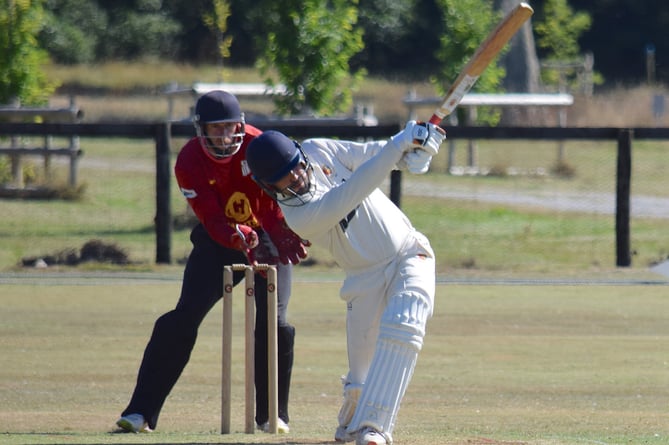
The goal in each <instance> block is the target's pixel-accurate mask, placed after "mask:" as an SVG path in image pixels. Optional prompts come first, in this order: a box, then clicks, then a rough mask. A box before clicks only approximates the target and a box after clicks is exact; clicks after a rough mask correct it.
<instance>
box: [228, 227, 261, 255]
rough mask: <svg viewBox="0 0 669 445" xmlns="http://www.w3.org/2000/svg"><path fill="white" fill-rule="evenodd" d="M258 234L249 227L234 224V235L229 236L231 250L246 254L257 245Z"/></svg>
mask: <svg viewBox="0 0 669 445" xmlns="http://www.w3.org/2000/svg"><path fill="white" fill-rule="evenodd" d="M258 242H259V241H258V234H257V233H256V231H255V230H253V229H252V228H250V227H249V226H245V225H243V224H235V233H233V234H232V235H231V236H230V246H231V247H232V248H233V249H237V250H241V251H242V252H246V251H247V250H248V249H253V248H254V247H256V246H257V245H258Z"/></svg>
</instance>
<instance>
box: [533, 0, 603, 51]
mask: <svg viewBox="0 0 669 445" xmlns="http://www.w3.org/2000/svg"><path fill="white" fill-rule="evenodd" d="M590 24H591V20H590V16H589V15H588V14H587V13H585V12H574V11H573V10H572V8H571V7H570V6H569V4H568V3H567V0H546V3H545V4H544V8H543V17H542V19H540V20H538V21H536V22H535V24H534V30H535V32H536V34H537V44H538V46H539V48H541V49H544V50H546V51H547V58H548V59H549V60H570V59H574V58H576V57H578V56H579V54H580V48H579V45H578V38H579V37H580V36H581V34H583V32H585V31H586V30H587V29H588V28H590Z"/></svg>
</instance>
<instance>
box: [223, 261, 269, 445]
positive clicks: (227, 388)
mask: <svg viewBox="0 0 669 445" xmlns="http://www.w3.org/2000/svg"><path fill="white" fill-rule="evenodd" d="M238 271H239V272H241V271H243V272H244V288H245V292H244V294H245V299H244V300H245V317H244V330H245V376H244V377H245V399H246V400H245V403H246V405H245V408H246V409H245V423H244V425H245V427H244V432H245V433H247V434H252V433H253V431H254V429H255V419H254V417H255V412H254V407H255V391H254V390H255V385H254V361H253V352H254V318H255V317H254V315H255V273H256V272H258V271H264V272H266V273H267V355H268V357H267V363H268V370H267V372H268V384H267V389H268V392H269V394H268V400H269V419H268V420H269V432H270V433H273V434H276V432H277V418H278V412H279V408H278V389H277V388H278V346H277V335H276V329H277V286H276V266H273V265H267V264H258V265H255V266H249V265H246V264H233V265H231V266H225V267H224V268H223V373H222V384H223V385H222V386H223V389H222V392H221V434H228V433H230V406H231V394H232V392H231V390H232V378H231V373H232V367H231V358H232V357H231V356H232V288H233V272H238Z"/></svg>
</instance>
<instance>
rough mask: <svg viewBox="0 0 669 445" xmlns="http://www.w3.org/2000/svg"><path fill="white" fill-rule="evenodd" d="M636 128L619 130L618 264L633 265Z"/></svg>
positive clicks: (617, 173)
mask: <svg viewBox="0 0 669 445" xmlns="http://www.w3.org/2000/svg"><path fill="white" fill-rule="evenodd" d="M633 137H634V130H632V129H631V128H622V129H620V131H619V132H618V164H617V171H616V266H618V267H629V266H631V265H632V251H631V248H630V184H631V177H632V138H633Z"/></svg>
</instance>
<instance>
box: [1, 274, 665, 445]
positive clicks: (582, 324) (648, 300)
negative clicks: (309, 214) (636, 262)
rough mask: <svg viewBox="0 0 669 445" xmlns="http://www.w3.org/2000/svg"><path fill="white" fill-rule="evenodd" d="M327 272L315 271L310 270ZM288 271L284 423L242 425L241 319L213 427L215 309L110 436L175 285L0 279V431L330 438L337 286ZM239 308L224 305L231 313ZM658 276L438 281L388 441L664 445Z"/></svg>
mask: <svg viewBox="0 0 669 445" xmlns="http://www.w3.org/2000/svg"><path fill="white" fill-rule="evenodd" d="M326 277H327V276H326ZM313 280H314V277H313V275H312V274H310V273H308V272H307V271H305V270H304V269H300V270H298V280H297V283H296V284H295V287H294V291H293V296H294V297H293V299H292V301H291V307H290V318H291V322H292V323H293V324H295V326H296V328H297V333H298V337H297V342H296V361H295V370H294V378H293V387H292V391H291V419H292V420H291V426H292V432H291V434H290V435H288V436H285V437H273V436H268V435H264V434H257V435H252V436H249V435H244V434H241V433H240V431H242V430H243V416H242V405H243V402H242V399H243V390H242V375H243V368H242V367H243V351H242V348H243V342H242V340H241V335H242V331H241V330H242V324H241V323H237V324H235V326H234V335H235V336H236V338H237V340H235V341H234V342H233V359H234V363H233V384H234V386H233V388H234V389H233V407H238V408H235V410H234V413H233V417H232V430H233V434H231V435H229V436H221V435H219V434H218V429H219V425H220V417H219V416H220V366H221V365H220V348H221V343H220V335H221V326H220V320H221V312H220V305H217V307H216V308H215V309H214V310H213V311H212V313H211V314H210V315H209V317H208V318H207V319H206V320H205V322H204V324H203V325H202V328H201V330H200V335H199V339H198V343H197V345H196V348H195V350H194V352H193V355H192V358H191V362H190V364H189V365H188V367H187V368H186V370H185V372H184V374H183V376H182V378H181V379H180V381H179V382H178V384H177V385H176V387H175V388H174V390H173V392H172V394H171V395H170V397H169V398H168V400H167V402H166V404H165V406H164V409H163V412H162V415H161V418H160V423H159V429H158V431H157V432H156V433H154V434H147V435H119V434H112V433H111V432H110V431H111V430H112V429H113V427H114V425H113V422H114V421H115V420H116V418H117V416H118V414H119V413H120V411H121V410H122V409H123V408H124V407H125V404H126V403H127V401H128V399H129V397H130V393H131V391H132V388H133V385H134V379H135V377H136V372H137V367H138V365H139V361H140V359H141V353H142V351H143V348H144V346H145V344H146V341H147V340H148V336H149V334H150V331H151V328H152V324H153V322H154V321H155V319H156V318H157V317H158V316H159V315H160V314H162V313H163V312H164V311H166V310H169V309H171V308H172V307H173V305H174V304H175V302H176V299H177V296H178V292H179V285H180V283H179V281H178V280H176V279H168V280H166V281H162V282H160V281H143V280H142V279H139V278H138V277H134V278H133V276H132V275H125V276H124V278H121V277H119V278H109V277H107V276H104V275H100V274H97V275H93V276H90V275H89V276H87V277H86V278H82V277H79V278H77V277H75V276H71V277H70V278H69V279H67V278H65V277H62V276H57V275H56V276H54V275H51V276H45V277H42V278H37V277H34V278H31V279H24V280H19V281H12V282H10V283H6V284H2V285H1V286H0V287H1V289H2V304H3V310H2V311H1V312H0V355H1V356H2V357H3V365H2V371H1V372H0V400H2V404H0V441H2V443H4V444H8V445H18V444H106V443H116V444H141V443H147V444H157V443H198V444H200V443H234V444H242V443H262V444H276V443H289V444H322V443H326V442H329V441H331V437H332V434H333V431H334V427H335V421H336V415H337V411H338V408H339V403H340V395H341V387H340V383H339V376H340V375H341V374H343V373H345V372H346V354H345V340H344V332H345V331H344V329H345V328H344V317H345V305H344V303H343V302H342V301H341V300H339V298H338V286H339V283H338V282H315V281H313ZM242 310H243V309H242V305H241V304H235V311H236V314H237V315H238V316H235V317H234V318H235V319H236V320H239V319H241V318H243V317H242V314H241V311H242ZM668 311H669V299H668V298H667V296H666V289H665V287H664V286H577V285H571V286H535V285H529V286H492V285H454V284H441V285H439V286H438V287H437V298H436V308H435V314H434V317H433V318H432V319H431V320H430V322H429V324H428V333H427V336H426V340H425V345H424V348H423V351H422V352H421V355H420V357H419V361H418V366H417V368H416V372H415V376H414V379H413V381H412V384H411V386H410V387H409V390H408V392H407V395H406V397H405V399H404V402H403V404H402V409H401V410H400V415H399V418H398V422H397V428H396V430H395V441H396V443H397V444H409V443H410V444H414V445H427V444H434V443H440V444H445V445H465V444H469V445H471V444H506V445H509V444H526V445H549V444H550V445H581V444H592V443H597V444H607V445H614V444H616V445H624V444H651V445H655V444H657V445H659V444H664V443H667V441H668V440H669V436H667V434H668V433H667V430H666V407H667V402H666V401H667V398H668V397H669V390H668V389H667V388H669V386H668V385H667V377H666V376H667V361H666V352H665V351H666V347H665V345H666V344H667V341H669V327H668V325H667V323H666V314H667V312H668Z"/></svg>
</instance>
